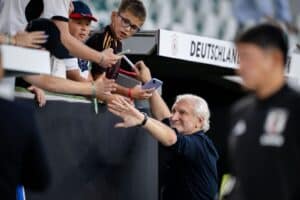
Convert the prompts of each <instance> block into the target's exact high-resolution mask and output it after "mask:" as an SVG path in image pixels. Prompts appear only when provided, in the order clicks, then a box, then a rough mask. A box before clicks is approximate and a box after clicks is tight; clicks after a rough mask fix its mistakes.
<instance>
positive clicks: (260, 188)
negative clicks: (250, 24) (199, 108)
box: [229, 24, 300, 200]
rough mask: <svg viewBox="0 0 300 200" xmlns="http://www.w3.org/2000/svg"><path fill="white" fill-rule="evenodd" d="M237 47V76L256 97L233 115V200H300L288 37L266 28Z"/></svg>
mask: <svg viewBox="0 0 300 200" xmlns="http://www.w3.org/2000/svg"><path fill="white" fill-rule="evenodd" d="M236 44H237V48H238V52H239V55H240V68H239V74H240V76H241V77H242V79H243V82H244V86H245V87H246V88H247V89H249V90H250V91H252V92H253V94H251V95H249V96H248V97H246V98H244V99H242V100H241V101H239V102H238V103H237V104H236V105H235V106H234V108H233V111H232V116H231V129H230V130H231V136H230V144H229V148H230V154H231V163H232V164H233V174H234V176H235V177H236V184H235V188H234V190H233V194H232V197H231V199H234V200H236V199H238V200H252V199H255V200H265V199H272V200H296V199H300V182H299V177H300V171H299V169H300V156H299V155H300V135H299V128H300V126H299V122H300V117H299V113H300V104H299V102H300V95H299V94H298V93H297V92H296V91H294V90H293V89H291V88H290V87H289V86H288V85H287V83H286V81H285V76H284V75H285V67H284V66H285V64H286V61H287V51H288V41H287V37H286V35H285V33H284V32H283V31H282V30H281V28H279V27H277V26H274V25H268V24H263V25H260V26H257V27H254V28H252V29H250V30H248V31H246V32H245V33H243V34H242V35H240V36H239V37H238V38H237V40H236Z"/></svg>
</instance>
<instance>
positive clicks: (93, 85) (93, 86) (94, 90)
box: [92, 82, 97, 98]
mask: <svg viewBox="0 0 300 200" xmlns="http://www.w3.org/2000/svg"><path fill="white" fill-rule="evenodd" d="M96 97H97V89H96V85H95V83H94V82H92V98H96Z"/></svg>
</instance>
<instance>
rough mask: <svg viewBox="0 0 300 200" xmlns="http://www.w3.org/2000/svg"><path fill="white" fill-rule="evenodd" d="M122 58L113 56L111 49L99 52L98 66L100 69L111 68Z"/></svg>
mask: <svg viewBox="0 0 300 200" xmlns="http://www.w3.org/2000/svg"><path fill="white" fill-rule="evenodd" d="M121 58H122V56H118V55H115V54H114V52H113V49H112V48H108V49H104V50H103V51H102V52H101V58H100V60H99V63H98V64H99V65H101V66H102V67H111V66H112V65H114V64H116V63H117V62H118V60H120V59H121Z"/></svg>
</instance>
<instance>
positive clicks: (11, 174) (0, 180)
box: [0, 99, 49, 200]
mask: <svg viewBox="0 0 300 200" xmlns="http://www.w3.org/2000/svg"><path fill="white" fill-rule="evenodd" d="M0 110H1V114H0V121H1V125H0V160H1V161H0V199H5V200H15V199H16V188H17V185H24V186H25V188H26V189H29V190H33V191H35V190H36V191H42V190H44V189H45V188H46V186H47V185H48V184H49V168H48V166H47V163H46V159H45V157H44V151H43V148H42V145H41V141H40V137H39V132H38V129H37V126H36V123H35V121H34V117H33V112H32V110H31V109H29V108H27V107H24V106H22V105H19V104H16V103H13V102H9V101H6V100H3V99H0Z"/></svg>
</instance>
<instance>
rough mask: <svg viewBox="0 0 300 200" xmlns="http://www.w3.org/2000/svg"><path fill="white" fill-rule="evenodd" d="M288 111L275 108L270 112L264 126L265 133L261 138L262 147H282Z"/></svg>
mask: <svg viewBox="0 0 300 200" xmlns="http://www.w3.org/2000/svg"><path fill="white" fill-rule="evenodd" d="M287 119H288V111H287V110H286V109H283V108H275V109H272V110H270V111H269V113H268V115H267V117H266V122H265V125H264V130H265V133H264V134H263V135H261V136H260V138H259V142H260V144H261V145H262V146H275V147H281V146H282V145H283V144H284V137H283V135H282V132H283V131H284V129H285V127H286V122H287Z"/></svg>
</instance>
